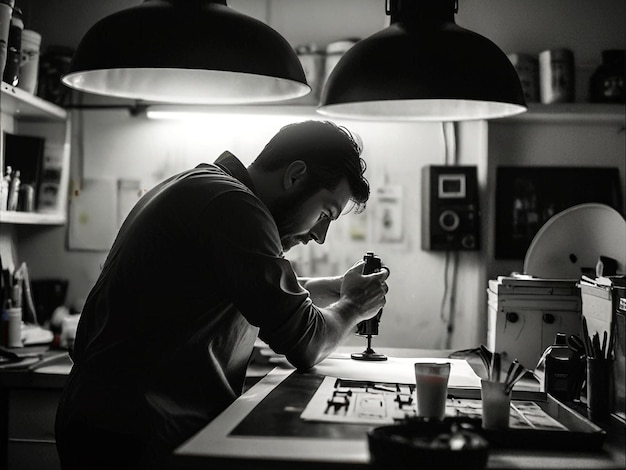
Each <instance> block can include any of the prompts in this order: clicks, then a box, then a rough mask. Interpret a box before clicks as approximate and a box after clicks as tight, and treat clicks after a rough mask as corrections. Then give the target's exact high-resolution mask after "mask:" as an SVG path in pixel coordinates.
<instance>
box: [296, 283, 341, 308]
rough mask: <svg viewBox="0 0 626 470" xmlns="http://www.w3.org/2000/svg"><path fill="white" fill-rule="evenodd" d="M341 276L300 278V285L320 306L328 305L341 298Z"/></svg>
mask: <svg viewBox="0 0 626 470" xmlns="http://www.w3.org/2000/svg"><path fill="white" fill-rule="evenodd" d="M341 279H342V278H341V276H332V277H306V278H298V282H300V285H301V286H302V287H304V288H305V289H306V290H307V291H309V294H310V296H311V300H313V303H314V304H315V305H317V306H318V307H326V306H329V305H330V304H332V303H334V302H337V301H338V300H339V295H340V292H341Z"/></svg>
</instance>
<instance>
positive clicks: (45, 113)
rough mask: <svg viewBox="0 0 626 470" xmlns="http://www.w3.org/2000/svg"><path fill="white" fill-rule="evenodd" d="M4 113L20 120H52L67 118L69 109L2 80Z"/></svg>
mask: <svg viewBox="0 0 626 470" xmlns="http://www.w3.org/2000/svg"><path fill="white" fill-rule="evenodd" d="M1 93H2V96H1V98H2V113H6V114H9V115H11V116H13V117H14V118H15V119H17V120H20V121H42V120H45V121H50V120H59V121H64V120H66V119H67V111H66V110H65V109H63V108H61V107H60V106H57V105H55V104H53V103H49V102H48V101H45V100H43V99H41V98H39V97H38V96H34V95H32V94H30V93H28V92H26V91H24V90H22V89H20V88H16V87H13V86H11V85H9V84H8V83H5V82H2V91H1Z"/></svg>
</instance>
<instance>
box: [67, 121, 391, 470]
mask: <svg viewBox="0 0 626 470" xmlns="http://www.w3.org/2000/svg"><path fill="white" fill-rule="evenodd" d="M360 153H361V148H360V146H359V145H358V143H357V142H356V141H355V139H354V137H353V136H352V135H351V134H350V133H349V132H348V131H347V130H346V129H344V128H341V127H338V126H336V125H335V124H332V123H330V122H316V121H308V122H303V123H298V124H292V125H289V126H286V127H284V128H283V129H281V130H280V132H278V134H277V135H276V136H274V137H273V138H272V139H271V140H270V142H269V143H268V144H267V145H266V146H265V148H264V149H263V150H262V152H261V153H260V154H259V156H258V158H257V159H256V160H255V161H254V162H253V163H252V164H251V165H250V166H249V167H248V168H247V169H246V168H245V167H244V166H243V165H242V163H241V162H240V161H239V160H238V159H237V158H236V157H235V156H234V155H232V154H230V153H228V152H225V153H224V154H222V155H221V156H220V157H219V158H218V160H217V161H216V162H215V164H213V165H207V164H202V165H199V166H198V167H196V168H195V169H192V170H188V171H184V172H182V173H180V174H178V175H176V176H173V177H171V178H169V179H168V180H166V181H164V182H162V183H160V184H159V185H157V186H156V187H155V188H154V189H152V190H151V191H150V192H148V193H147V194H145V195H144V196H143V197H142V198H141V200H140V201H139V202H138V203H137V205H136V206H135V207H134V208H133V210H132V211H131V213H130V214H129V216H128V218H127V219H126V221H125V222H124V224H123V226H122V227H121V229H120V232H119V234H118V236H117V238H116V240H115V243H114V244H113V247H112V248H111V251H110V253H109V255H108V257H107V260H106V262H105V264H104V266H103V269H102V273H101V274H100V277H99V279H98V281H97V283H96V284H95V286H94V287H93V289H92V291H91V292H90V294H89V296H88V298H87V301H86V303H85V307H84V309H83V312H82V315H81V319H80V323H79V326H78V331H77V335H76V341H75V344H74V350H73V360H74V366H73V367H72V371H71V373H70V376H69V378H68V382H67V385H66V387H65V390H64V393H63V397H62V399H61V402H60V404H59V408H58V411H57V421H56V439H57V448H58V451H59V456H60V459H61V463H62V466H63V468H64V470H71V469H86V468H89V469H96V468H106V469H113V468H115V469H120V468H132V469H140V468H150V469H153V468H170V467H168V466H167V460H168V457H169V456H170V455H171V453H172V451H173V450H174V449H175V448H176V447H177V446H178V445H180V444H181V443H182V442H184V441H185V440H186V439H188V438H189V437H191V436H192V435H193V434H194V433H196V432H197V431H198V430H200V429H201V428H202V427H204V426H205V425H206V424H207V423H208V422H209V421H210V420H212V419H213V418H214V417H215V416H216V415H217V414H219V413H220V412H221V411H223V410H224V409H225V408H226V407H227V406H228V405H229V404H230V403H232V402H233V400H235V398H236V397H237V396H239V395H240V394H241V392H242V387H243V383H244V378H245V372H246V367H247V364H248V361H249V359H250V356H251V353H252V350H253V346H254V342H255V340H256V337H257V334H258V335H259V337H260V338H261V339H262V340H263V341H265V342H266V343H267V344H268V345H269V346H270V347H272V349H273V350H274V351H275V352H276V353H279V354H284V355H285V357H286V358H287V360H289V362H290V363H291V364H293V365H294V366H295V367H297V368H301V369H307V368H310V367H312V366H313V365H315V364H316V363H318V362H319V361H321V360H322V359H324V358H325V357H326V356H327V355H328V354H330V352H332V351H333V349H334V348H335V347H336V346H337V345H339V344H340V343H341V342H342V341H343V340H344V339H345V337H346V336H347V335H349V334H351V333H353V331H354V328H355V326H356V325H357V323H358V322H360V321H363V320H366V319H368V318H371V317H373V316H374V315H375V314H376V313H377V312H378V310H379V309H380V308H381V307H382V306H383V305H384V303H385V294H386V293H387V285H386V283H385V280H386V278H387V276H388V271H386V270H382V271H381V272H380V273H375V274H371V275H362V274H361V272H362V268H363V262H360V263H357V264H356V265H355V266H353V267H352V268H351V269H349V270H348V271H347V272H346V273H345V274H344V276H340V277H333V278H326V279H309V280H306V281H304V280H303V281H302V282H298V279H297V278H296V275H295V274H294V272H293V270H292V267H291V265H290V263H289V262H288V261H287V260H286V259H284V257H283V253H284V251H287V250H288V249H289V248H291V247H293V246H294V245H296V244H298V243H305V244H306V243H308V242H309V241H310V240H314V241H315V242H317V243H323V242H324V240H325V238H326V232H327V230H328V227H329V225H330V223H331V221H332V220H335V219H337V217H339V215H340V214H342V212H343V211H344V209H345V208H346V206H347V205H348V203H349V202H350V201H352V203H353V204H355V205H356V206H357V210H360V209H362V208H363V207H364V205H365V203H366V201H367V199H368V197H369V185H368V182H367V180H366V179H365V178H364V176H363V174H364V171H365V163H364V162H363V160H362V159H361V157H360ZM322 297H324V298H325V299H326V303H327V301H328V299H329V298H330V300H331V301H332V302H331V303H330V305H327V306H326V307H324V308H320V307H317V306H316V305H315V303H314V301H315V298H322ZM326 303H325V304H324V305H326Z"/></svg>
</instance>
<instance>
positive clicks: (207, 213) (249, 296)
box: [199, 191, 325, 368]
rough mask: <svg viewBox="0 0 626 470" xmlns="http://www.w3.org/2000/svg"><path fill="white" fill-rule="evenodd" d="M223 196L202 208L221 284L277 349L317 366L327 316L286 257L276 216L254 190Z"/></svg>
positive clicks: (205, 234)
mask: <svg viewBox="0 0 626 470" xmlns="http://www.w3.org/2000/svg"><path fill="white" fill-rule="evenodd" d="M218 198H219V201H217V202H219V203H215V202H216V201H213V203H212V204H209V205H207V207H206V209H205V210H204V211H202V219H201V223H200V224H199V226H200V230H199V236H200V237H203V238H204V240H203V243H202V245H203V246H206V247H207V253H206V254H207V256H206V262H207V263H212V266H211V269H216V270H218V272H216V273H215V279H217V280H218V281H217V282H218V283H219V287H220V288H221V289H222V290H223V292H224V294H225V296H226V297H228V298H229V299H230V300H231V301H232V303H233V304H234V305H235V307H237V309H238V310H239V311H240V312H241V314H242V315H243V316H244V317H245V318H246V320H247V321H248V322H249V323H250V324H252V325H254V326H256V327H258V328H259V336H260V338H261V339H262V340H263V341H265V342H266V343H267V344H269V345H270V347H272V349H273V350H274V351H275V352H277V353H279V354H284V355H285V356H286V357H287V359H288V360H289V361H290V362H291V363H292V364H293V365H294V366H296V367H299V368H307V367H311V366H312V365H314V364H315V363H316V362H317V360H318V357H319V353H320V351H319V349H320V347H321V344H322V343H323V341H322V338H323V336H324V328H325V321H324V316H323V315H322V314H321V313H320V311H319V309H318V308H317V307H316V306H315V305H314V304H313V302H312V301H311V298H310V296H309V293H308V291H307V290H305V289H304V288H303V287H302V286H301V285H300V284H299V283H298V280H297V277H296V275H295V273H294V271H293V269H292V266H291V263H290V262H289V261H288V260H286V259H285V258H284V257H283V256H282V247H281V243H280V237H279V234H278V229H277V227H276V224H275V222H274V220H273V218H272V216H271V214H270V213H269V211H268V210H267V208H266V207H265V206H264V205H263V204H262V203H261V202H260V201H259V200H258V199H257V198H256V197H255V196H254V195H252V194H251V193H247V192H244V191H229V192H226V193H223V194H221V195H220V196H218Z"/></svg>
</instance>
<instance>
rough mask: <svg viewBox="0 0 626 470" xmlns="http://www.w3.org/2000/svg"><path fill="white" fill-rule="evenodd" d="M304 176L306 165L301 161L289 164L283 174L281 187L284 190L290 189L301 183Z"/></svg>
mask: <svg viewBox="0 0 626 470" xmlns="http://www.w3.org/2000/svg"><path fill="white" fill-rule="evenodd" d="M305 175H306V163H304V162H303V161H302V160H296V161H294V162H291V163H290V164H289V166H288V167H287V169H286V170H285V173H284V174H283V187H284V188H285V189H291V188H292V187H294V186H296V185H299V184H301V183H303V182H304V176H305Z"/></svg>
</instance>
